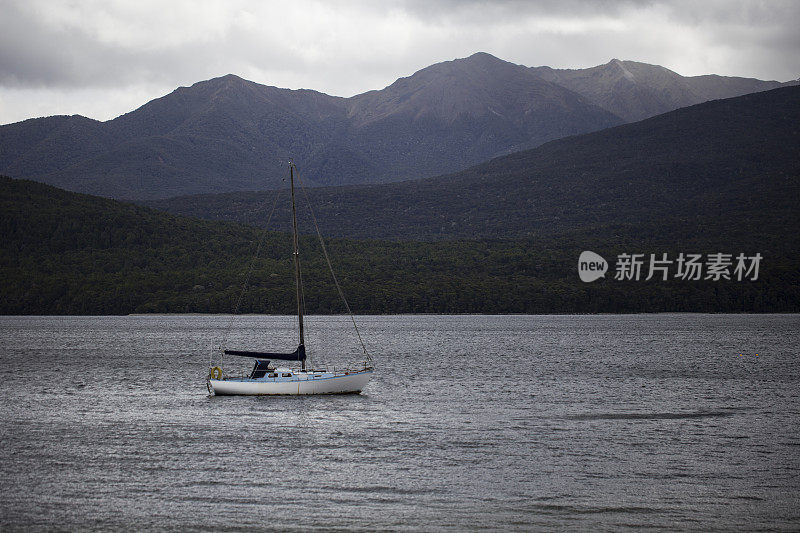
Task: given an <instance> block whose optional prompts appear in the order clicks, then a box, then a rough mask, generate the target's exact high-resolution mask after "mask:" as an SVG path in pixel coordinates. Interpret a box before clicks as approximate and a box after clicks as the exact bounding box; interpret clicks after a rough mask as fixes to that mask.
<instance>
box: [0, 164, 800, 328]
mask: <svg viewBox="0 0 800 533" xmlns="http://www.w3.org/2000/svg"><path fill="white" fill-rule="evenodd" d="M0 209H1V210H2V215H1V216H0V230H2V234H3V241H2V253H1V254H0V273H1V275H2V278H3V283H2V285H0V313H2V314H127V313H150V312H157V313H167V312H169V313H188V312H198V313H229V312H233V311H234V310H235V308H236V303H237V301H238V299H239V297H240V295H241V294H242V287H243V285H244V282H245V279H246V278H247V273H248V271H249V269H250V266H251V263H252V273H251V274H250V276H249V280H248V287H249V289H248V290H247V292H246V293H245V295H244V297H243V298H242V301H241V304H240V306H239V311H240V312H245V313H291V312H293V309H294V305H295V303H294V287H293V277H292V263H291V253H290V252H291V250H290V238H289V236H288V235H287V234H285V233H274V232H265V231H264V230H261V229H258V228H253V227H249V226H245V225H241V224H236V223H227V222H210V221H202V220H196V219H192V218H187V217H182V216H176V215H170V214H165V213H161V212H157V211H154V210H152V209H148V208H144V207H139V206H134V205H131V204H126V203H120V202H116V201H112V200H106V199H101V198H97V197H92V196H86V195H80V194H75V193H70V192H66V191H62V190H59V189H56V188H53V187H50V186H47V185H42V184H38V183H34V182H30V181H24V180H12V179H10V178H0ZM684 222H685V221H683V222H682V221H681V220H678V219H676V220H665V221H659V222H657V223H652V225H651V226H648V224H628V225H626V224H618V225H607V226H597V227H594V228H591V229H586V230H581V231H572V232H564V233H561V234H559V235H549V236H541V237H528V238H524V239H514V240H499V239H498V240H472V241H439V242H404V241H393V242H387V241H354V240H343V239H336V240H331V241H328V242H327V243H326V246H327V247H328V251H329V253H330V256H331V259H332V261H333V266H334V269H335V271H336V274H337V277H338V279H339V281H340V282H341V284H342V287H343V289H344V292H345V294H346V295H347V297H348V301H349V303H350V306H351V307H352V309H353V311H354V312H356V313H599V312H662V311H687V312H798V311H800V268H799V267H800V261H799V260H798V254H797V247H796V244H790V245H788V246H787V245H786V243H782V242H781V241H780V236H779V235H773V236H771V237H763V236H760V235H759V234H758V232H756V231H751V232H750V233H749V235H751V237H750V238H737V239H736V240H731V241H719V240H714V241H708V240H706V239H704V237H703V234H702V233H700V232H697V231H694V230H690V229H687V227H686V224H684ZM743 224H744V222H743ZM262 239H263V243H262V244H261V246H260V250H261V253H260V254H259V256H258V258H257V259H255V260H254V259H253V257H254V254H255V251H256V249H258V248H259V242H261V241H262ZM795 242H796V239H795ZM587 243H591V244H590V246H588V248H589V249H591V250H593V251H595V252H597V253H599V254H601V255H602V256H603V257H605V258H606V259H608V260H609V262H610V263H612V266H611V270H612V271H610V272H609V273H608V274H607V275H606V278H605V279H600V280H598V281H596V282H593V283H583V282H581V281H580V279H579V278H578V256H579V254H580V252H581V251H583V250H584V249H586V248H587ZM301 250H302V252H301V258H302V264H303V279H304V286H305V289H306V312H308V313H341V312H343V311H344V307H343V305H342V304H341V302H340V300H339V298H338V295H337V293H336V290H335V287H334V285H333V283H332V282H331V276H330V273H329V272H328V269H327V265H326V263H325V260H324V257H323V255H322V253H321V247H320V244H319V241H317V240H316V239H315V238H314V237H303V238H302V239H301ZM681 252H685V253H699V254H710V253H716V252H724V253H731V254H737V253H740V252H744V253H746V254H748V255H751V254H754V253H756V252H758V253H761V254H762V255H763V256H764V260H763V262H762V264H761V270H760V274H759V278H758V279H757V280H755V281H751V280H742V281H736V280H731V281H727V280H720V281H710V280H709V281H685V280H679V279H670V280H668V281H661V280H660V279H658V280H656V279H653V280H650V281H645V280H644V279H643V278H644V276H643V277H642V279H641V280H639V281H620V280H615V279H614V276H613V259H614V258H615V257H616V256H617V255H619V254H623V253H646V254H649V253H658V254H660V253H669V254H670V256H671V257H672V256H675V255H677V254H678V253H681Z"/></svg>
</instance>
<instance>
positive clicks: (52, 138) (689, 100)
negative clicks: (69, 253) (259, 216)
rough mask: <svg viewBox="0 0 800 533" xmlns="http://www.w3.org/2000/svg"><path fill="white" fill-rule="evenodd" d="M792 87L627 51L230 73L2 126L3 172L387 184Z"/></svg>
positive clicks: (116, 183)
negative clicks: (689, 71) (102, 106)
mask: <svg viewBox="0 0 800 533" xmlns="http://www.w3.org/2000/svg"><path fill="white" fill-rule="evenodd" d="M778 85H781V84H779V83H778V82H762V81H759V80H752V79H743V78H726V77H720V76H700V77H695V78H684V77H682V76H679V75H678V74H676V73H674V72H671V71H669V70H667V69H664V68H663V67H657V66H653V65H645V64H642V63H634V62H629V61H617V60H614V61H612V62H610V63H608V64H606V65H601V66H598V67H594V68H592V69H584V70H571V71H567V70H555V69H550V68H548V67H536V68H528V67H525V66H522V65H515V64H512V63H509V62H506V61H503V60H501V59H498V58H496V57H493V56H491V55H489V54H485V53H478V54H474V55H473V56H470V57H468V58H465V59H458V60H454V61H448V62H444V63H438V64H435V65H431V66H429V67H427V68H424V69H422V70H420V71H418V72H416V73H415V74H413V75H412V76H409V77H407V78H401V79H399V80H397V81H396V82H394V83H393V84H391V85H390V86H388V87H386V88H384V89H382V90H376V91H370V92H367V93H363V94H360V95H356V96H353V97H351V98H340V97H334V96H329V95H326V94H323V93H320V92H316V91H311V90H288V89H279V88H276V87H270V86H266V85H260V84H257V83H253V82H250V81H246V80H243V79H241V78H239V77H237V76H234V75H227V76H223V77H221V78H215V79H212V80H208V81H204V82H199V83H196V84H194V85H192V86H191V87H181V88H178V89H176V90H175V91H173V92H172V93H170V94H168V95H166V96H164V97H161V98H158V99H156V100H153V101H151V102H148V103H147V104H145V105H143V106H142V107H140V108H138V109H136V110H134V111H132V112H130V113H127V114H125V115H122V116H120V117H117V118H115V119H113V120H109V121H106V122H99V121H95V120H91V119H88V118H85V117H81V116H54V117H46V118H38V119H30V120H26V121H23V122H18V123H15V124H9V125H5V126H0V173H3V174H7V175H10V176H14V177H23V178H29V179H33V180H36V181H41V182H45V183H49V184H52V185H55V186H58V187H61V188H65V189H68V190H72V191H78V192H86V193H91V194H96V195H100V196H106V197H111V198H122V199H135V200H144V199H159V198H168V197H172V196H177V195H185V194H195V193H212V192H225V191H241V190H259V189H261V190H263V189H269V188H274V187H278V186H280V184H281V181H282V180H283V179H284V174H285V172H284V169H285V164H286V162H287V161H288V160H289V159H293V160H294V161H295V162H296V163H297V165H298V167H300V168H301V169H302V170H303V180H304V183H305V184H306V185H309V186H325V185H342V184H375V183H387V182H395V181H401V180H409V179H417V178H424V177H430V176H435V175H439V174H444V173H449V172H454V171H458V170H462V169H465V168H468V167H470V166H472V165H475V164H477V163H480V162H482V161H485V160H488V159H490V158H492V157H497V156H500V155H503V154H508V153H512V152H515V151H519V150H525V149H529V148H533V147H536V146H539V145H541V144H543V143H545V142H548V141H550V140H553V139H559V138H563V137H566V136H570V135H576V134H581V133H586V132H592V131H597V130H601V129H604V128H608V127H611V126H615V125H619V124H622V123H624V122H627V121H632V120H637V119H639V118H642V117H645V116H649V115H652V114H656V113H659V112H663V111H666V110H670V109H675V108H677V107H681V106H684V105H689V104H693V103H697V102H699V101H703V100H708V99H714V98H718V97H720V96H732V95H735V94H743V93H748V92H753V91H756V90H764V89H769V88H772V87H775V86H778Z"/></svg>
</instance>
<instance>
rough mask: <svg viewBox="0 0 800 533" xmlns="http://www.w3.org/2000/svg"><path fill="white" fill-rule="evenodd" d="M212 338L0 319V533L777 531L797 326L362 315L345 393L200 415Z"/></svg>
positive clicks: (237, 335)
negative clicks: (360, 370) (127, 532)
mask: <svg viewBox="0 0 800 533" xmlns="http://www.w3.org/2000/svg"><path fill="white" fill-rule="evenodd" d="M308 322H309V324H308V327H309V329H310V330H311V331H312V332H315V336H314V338H312V342H314V341H315V342H316V346H317V347H318V349H319V347H320V345H321V344H324V343H322V341H321V338H322V337H323V336H328V335H329V334H330V335H331V336H332V338H331V340H330V341H328V343H329V344H332V345H338V344H340V343H344V339H342V338H339V337H337V336H336V334H335V332H338V331H339V326H343V327H345V331H349V330H347V329H346V321H345V320H344V319H342V318H339V317H327V318H326V317H311V318H310V319H309V321H308ZM227 323H228V317H220V316H144V317H67V318H57V317H44V318H43V317H3V318H0V339H1V340H2V345H1V347H2V370H1V372H2V398H3V400H2V404H0V416H2V426H0V427H2V429H0V445H1V447H0V474H1V476H2V492H1V493H0V494H2V496H0V529H3V530H14V529H19V530H23V529H24V530H31V529H42V530H51V529H59V530H76V529H77V530H104V531H105V530H116V529H156V530H187V529H188V530H211V529H214V530H223V531H224V530H250V529H252V530H272V529H274V530H309V529H317V528H318V529H326V530H329V529H339V530H400V531H403V530H423V531H436V530H451V531H463V530H481V529H487V530H550V529H566V530H608V531H619V530H624V529H628V528H638V527H644V528H646V529H666V530H698V531H709V530H741V531H755V530H760V529H763V530H797V529H798V528H800V429H799V428H800V365H799V364H798V362H799V361H800V359H799V357H800V356H799V355H798V350H799V348H798V346H800V334H799V333H798V331H799V330H800V316H798V315H789V316H787V315H782V316H775V315H772V316H747V315H639V316H510V317H509V316H502V317H491V316H490V317H486V316H458V317H451V316H396V317H365V318H362V319H361V320H360V323H361V325H362V329H363V331H362V333H363V334H364V336H365V339H366V340H367V344H368V347H369V348H370V349H371V351H372V352H373V355H374V357H375V360H376V366H377V373H376V376H375V378H374V380H373V382H372V383H371V384H370V385H369V386H368V387H367V389H366V390H365V393H364V394H362V395H360V396H333V397H306V398H258V397H240V398H236V397H225V398H210V397H208V396H207V392H206V388H205V384H204V376H205V373H206V371H207V364H208V360H209V351H210V350H209V346H210V344H211V342H212V340H213V339H215V338H216V339H219V338H220V337H221V336H222V334H223V330H224V328H225V326H226V325H227ZM292 325H293V322H292V320H291V319H290V318H287V317H246V318H243V319H240V320H237V321H236V322H235V324H234V329H233V331H232V333H231V337H232V338H234V339H236V340H237V342H239V343H240V345H241V344H247V343H255V344H253V345H252V346H251V347H264V348H267V347H272V346H275V345H276V344H282V343H287V344H289V346H291V340H292ZM262 335H263V336H264V339H265V341H264V342H263V343H261V344H260V345H259V342H258V339H259V338H260V337H261V336H262ZM314 346H315V345H314V344H312V348H313V347H314ZM356 353H357V351H356ZM756 354H758V355H756Z"/></svg>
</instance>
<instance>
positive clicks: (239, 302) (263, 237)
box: [209, 189, 281, 365]
mask: <svg viewBox="0 0 800 533" xmlns="http://www.w3.org/2000/svg"><path fill="white" fill-rule="evenodd" d="M280 196H281V189H278V192H277V194H275V201H274V202H273V203H272V209H271V210H270V212H269V216H268V217H267V223H266V225H265V226H264V231H263V232H261V238H260V239H259V241H258V247H257V248H256V253H255V255H253V258H252V259H251V260H250V266H249V267H248V268H247V275H246V276H245V279H244V285H243V286H242V292H241V293H239V299H238V300H237V301H236V307H235V308H234V310H233V314H232V315H231V317H230V319H228V326H227V327H226V328H225V335H224V336H223V339H222V345H221V346H220V351H222V350H224V349H225V346H227V344H228V335H229V334H230V331H231V325H232V324H233V319H234V317H235V316H236V314H237V313H238V312H239V307H240V306H241V305H242V299H243V298H244V294H245V293H246V292H247V284H248V283H249V282H250V274H252V273H253V267H254V266H255V264H256V259H257V258H258V255H259V254H260V253H261V247H262V246H263V245H264V240H266V237H267V233H269V223H270V221H271V220H272V215H273V213H275V207H276V206H277V205H278V198H280ZM213 357H214V351H213V350H212V351H211V359H212V360H211V361H209V365H210V363H211V362H213Z"/></svg>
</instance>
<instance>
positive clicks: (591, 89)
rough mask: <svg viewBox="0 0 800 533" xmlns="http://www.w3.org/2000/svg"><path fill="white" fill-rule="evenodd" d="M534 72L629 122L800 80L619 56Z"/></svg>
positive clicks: (793, 83) (544, 68)
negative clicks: (683, 70) (682, 70)
mask: <svg viewBox="0 0 800 533" xmlns="http://www.w3.org/2000/svg"><path fill="white" fill-rule="evenodd" d="M531 71H532V72H534V73H535V74H537V75H538V76H541V78H542V79H545V80H547V81H551V82H553V83H557V84H559V85H562V86H564V87H566V88H568V89H570V90H572V91H575V92H576V93H578V94H580V95H583V96H584V97H586V98H587V99H588V100H589V101H590V102H593V103H595V104H597V105H599V106H600V107H602V108H603V109H606V110H608V111H611V112H612V113H614V114H616V115H617V116H620V117H622V118H624V119H625V120H626V121H627V122H634V121H637V120H642V119H645V118H649V117H652V116H655V115H659V114H661V113H666V112H667V111H672V110H673V109H677V108H679V107H686V106H689V105H694V104H699V103H702V102H705V101H708V100H716V99H720V98H732V97H734V96H741V95H744V94H749V93H753V92H758V91H766V90H770V89H775V88H778V87H781V86H786V85H795V84H796V83H797V82H789V83H780V82H777V81H761V80H756V79H752V78H737V77H727V76H716V75H707V76H693V77H684V76H681V75H680V74H677V73H675V72H673V71H671V70H669V69H666V68H664V67H661V66H658V65H648V64H647V63H639V62H636V61H620V60H619V59H612V60H611V61H609V62H608V63H606V64H605V65H598V66H596V67H591V68H587V69H552V68H550V67H534V68H532V69H531Z"/></svg>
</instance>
